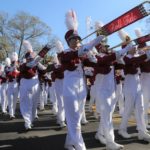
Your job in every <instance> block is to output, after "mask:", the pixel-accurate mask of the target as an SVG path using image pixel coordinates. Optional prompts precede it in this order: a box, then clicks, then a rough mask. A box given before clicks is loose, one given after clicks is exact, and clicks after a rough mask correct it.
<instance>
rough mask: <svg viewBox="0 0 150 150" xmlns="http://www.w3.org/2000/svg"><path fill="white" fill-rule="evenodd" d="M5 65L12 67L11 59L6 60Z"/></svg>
mask: <svg viewBox="0 0 150 150" xmlns="http://www.w3.org/2000/svg"><path fill="white" fill-rule="evenodd" d="M5 64H6V66H10V64H11V60H10V58H9V57H7V58H6V59H5Z"/></svg>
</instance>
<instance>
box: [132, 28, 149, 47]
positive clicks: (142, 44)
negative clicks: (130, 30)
mask: <svg viewBox="0 0 150 150" xmlns="http://www.w3.org/2000/svg"><path fill="white" fill-rule="evenodd" d="M134 31H135V34H136V36H137V37H138V38H140V37H141V36H143V34H142V31H141V28H136V29H135V30H134ZM145 46H147V45H146V43H145V42H144V43H138V48H143V47H145Z"/></svg>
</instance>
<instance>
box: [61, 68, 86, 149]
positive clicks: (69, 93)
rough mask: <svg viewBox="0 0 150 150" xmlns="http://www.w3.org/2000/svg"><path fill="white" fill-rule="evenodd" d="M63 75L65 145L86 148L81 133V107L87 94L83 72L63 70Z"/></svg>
mask: <svg viewBox="0 0 150 150" xmlns="http://www.w3.org/2000/svg"><path fill="white" fill-rule="evenodd" d="M64 76H65V78H64V84H63V87H64V88H63V96H64V106H65V115H66V121H67V128H68V133H67V137H66V145H74V146H75V149H76V150H86V148H85V144H84V141H83V138H82V134H81V118H82V113H83V109H81V108H84V107H83V103H84V101H85V99H86V95H87V91H86V86H85V81H84V78H83V72H82V70H75V71H65V75H64ZM81 111H82V112H81Z"/></svg>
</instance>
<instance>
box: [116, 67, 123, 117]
mask: <svg viewBox="0 0 150 150" xmlns="http://www.w3.org/2000/svg"><path fill="white" fill-rule="evenodd" d="M115 80H116V99H117V102H118V106H119V114H120V115H121V116H122V115H123V112H124V94H123V81H124V77H123V76H122V70H120V69H118V70H115Z"/></svg>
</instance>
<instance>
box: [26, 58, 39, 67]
mask: <svg viewBox="0 0 150 150" xmlns="http://www.w3.org/2000/svg"><path fill="white" fill-rule="evenodd" d="M40 60H41V57H40V56H36V57H35V58H34V59H33V60H32V61H30V62H28V63H27V64H26V66H27V67H30V68H33V67H35V66H36V65H37V64H38V62H39V61H40Z"/></svg>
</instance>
